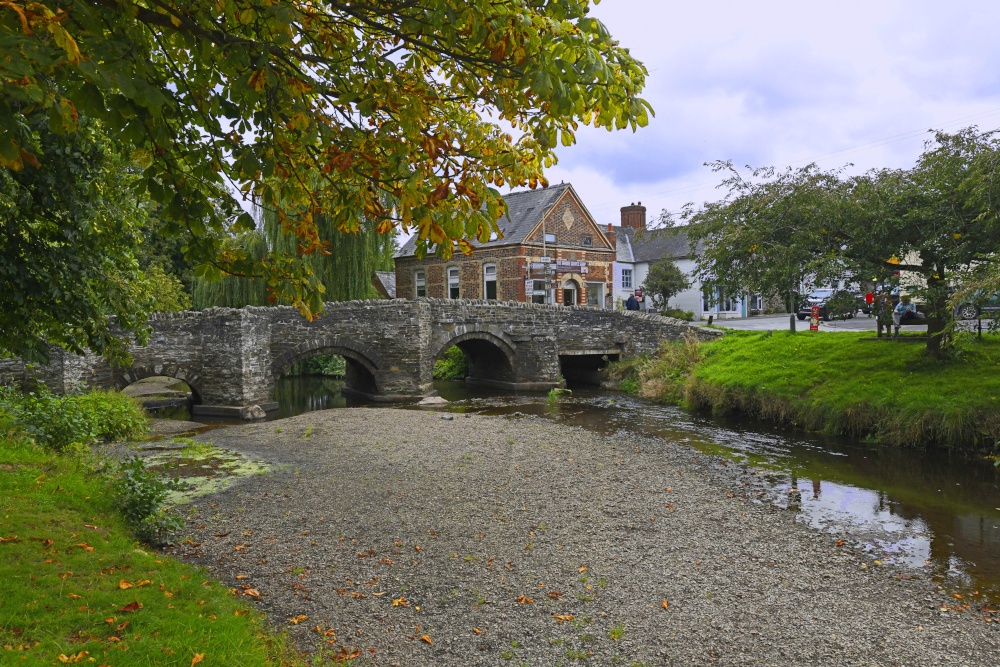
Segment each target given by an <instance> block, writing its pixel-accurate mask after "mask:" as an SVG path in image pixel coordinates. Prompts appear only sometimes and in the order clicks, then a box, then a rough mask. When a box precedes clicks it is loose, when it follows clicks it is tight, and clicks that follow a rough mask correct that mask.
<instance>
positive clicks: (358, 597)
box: [351, 591, 368, 600]
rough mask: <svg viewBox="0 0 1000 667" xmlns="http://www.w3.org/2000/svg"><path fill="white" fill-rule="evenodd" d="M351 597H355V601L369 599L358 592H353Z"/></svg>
mask: <svg viewBox="0 0 1000 667" xmlns="http://www.w3.org/2000/svg"><path fill="white" fill-rule="evenodd" d="M351 595H353V596H354V599H355V600H361V599H363V598H366V597H368V596H367V595H365V594H364V593H359V592H357V591H353V592H352V593H351Z"/></svg>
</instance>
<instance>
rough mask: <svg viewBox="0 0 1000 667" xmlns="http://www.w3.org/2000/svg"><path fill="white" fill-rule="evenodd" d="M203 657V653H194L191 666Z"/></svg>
mask: <svg viewBox="0 0 1000 667" xmlns="http://www.w3.org/2000/svg"><path fill="white" fill-rule="evenodd" d="M204 659H205V654H204V653H195V654H194V657H193V658H191V667H194V666H195V665H197V664H198V663H199V662H201V661H202V660H204Z"/></svg>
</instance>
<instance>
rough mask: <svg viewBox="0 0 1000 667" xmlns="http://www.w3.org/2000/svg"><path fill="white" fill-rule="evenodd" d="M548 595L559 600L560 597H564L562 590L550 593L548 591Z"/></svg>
mask: <svg viewBox="0 0 1000 667" xmlns="http://www.w3.org/2000/svg"><path fill="white" fill-rule="evenodd" d="M546 595H548V596H549V597H550V598H552V599H553V600H558V599H559V598H561V597H562V591H549V592H548V593H546Z"/></svg>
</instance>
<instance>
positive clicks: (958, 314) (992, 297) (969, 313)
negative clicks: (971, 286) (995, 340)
mask: <svg viewBox="0 0 1000 667" xmlns="http://www.w3.org/2000/svg"><path fill="white" fill-rule="evenodd" d="M997 312H1000V292H994V293H992V294H973V295H972V297H971V298H970V299H969V300H968V301H965V302H963V303H960V304H958V306H957V307H956V308H955V319H957V320H974V319H976V318H977V317H979V316H980V315H981V314H982V313H993V314H996V313H997Z"/></svg>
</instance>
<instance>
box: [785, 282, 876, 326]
mask: <svg viewBox="0 0 1000 667" xmlns="http://www.w3.org/2000/svg"><path fill="white" fill-rule="evenodd" d="M863 305H864V297H861V299H860V300H859V298H858V295H857V294H854V293H852V292H848V291H847V290H835V289H830V288H820V289H815V290H813V291H812V292H810V293H809V294H808V295H807V296H806V299H805V302H804V303H803V304H802V305H801V306H799V309H798V311H797V312H796V313H795V316H796V317H798V318H799V319H800V320H804V319H806V318H807V317H809V316H810V315H812V307H813V306H819V316H820V317H821V318H822V319H823V320H824V321H826V322H829V321H830V320H832V319H833V318H835V317H843V318H845V319H847V318H851V317H854V314H855V313H856V312H858V310H859V309H860V308H861V307H862V306H863Z"/></svg>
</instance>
